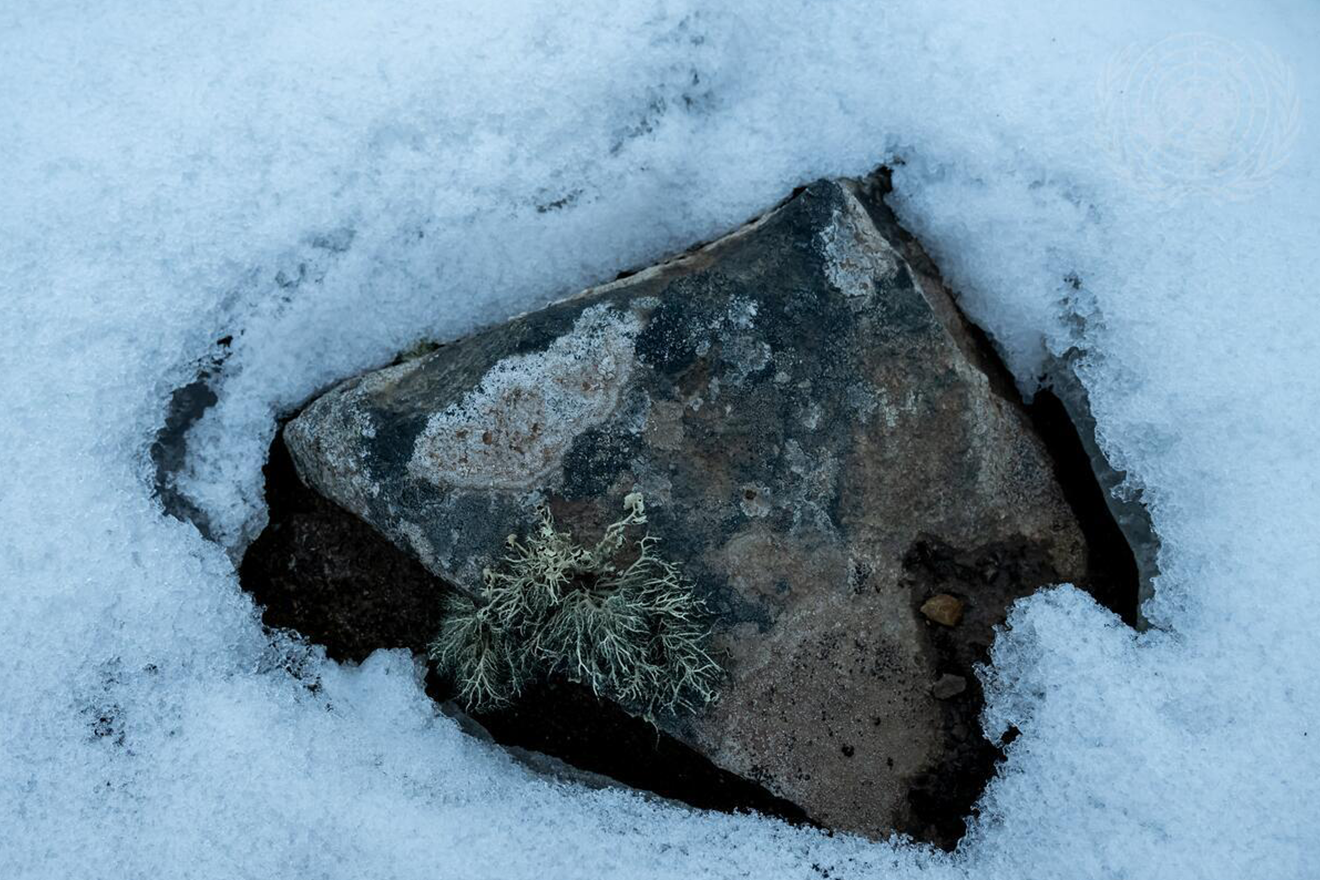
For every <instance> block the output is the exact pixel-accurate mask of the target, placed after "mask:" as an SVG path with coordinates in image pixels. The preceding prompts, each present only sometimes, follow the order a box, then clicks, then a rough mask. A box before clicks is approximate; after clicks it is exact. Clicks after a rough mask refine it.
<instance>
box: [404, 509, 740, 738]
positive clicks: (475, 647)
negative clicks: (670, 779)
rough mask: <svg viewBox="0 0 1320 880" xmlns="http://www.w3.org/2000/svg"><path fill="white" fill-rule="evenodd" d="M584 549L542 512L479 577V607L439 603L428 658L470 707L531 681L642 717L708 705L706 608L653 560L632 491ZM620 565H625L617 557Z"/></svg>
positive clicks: (464, 601)
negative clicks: (588, 695) (610, 701)
mask: <svg viewBox="0 0 1320 880" xmlns="http://www.w3.org/2000/svg"><path fill="white" fill-rule="evenodd" d="M624 510H625V516H624V517H623V519H621V520H619V521H618V522H616V523H614V524H612V525H611V526H610V527H609V528H608V529H606V531H605V535H604V536H603V537H602V538H601V540H600V541H599V542H597V543H596V545H595V546H594V547H584V546H582V545H581V544H579V543H577V542H576V541H575V540H574V539H573V537H572V536H571V535H569V534H568V533H567V532H561V531H559V530H558V529H556V528H555V523H554V518H553V517H552V516H551V514H550V511H549V510H548V509H547V508H542V509H541V511H540V516H541V522H540V525H539V526H538V527H537V529H536V531H535V532H534V534H533V535H532V536H531V537H530V538H528V539H526V540H519V539H518V537H517V536H515V535H510V536H509V540H508V547H509V549H508V553H507V554H506V555H505V556H504V558H503V559H502V560H501V562H500V564H499V565H497V566H496V567H494V568H491V569H487V570H486V571H485V572H484V573H483V583H482V589H481V594H480V597H479V600H478V601H474V600H473V599H471V598H468V597H466V596H458V595H453V596H451V597H449V598H448V599H447V600H446V614H445V618H444V622H443V623H442V624H441V627H440V632H439V634H438V635H437V636H436V638H435V641H434V642H432V643H431V647H430V655H431V658H432V659H433V660H434V661H435V663H436V666H437V667H438V668H439V669H440V671H441V672H443V673H446V674H448V675H450V676H451V677H452V678H453V680H454V682H455V684H456V686H457V688H458V696H459V699H460V700H461V701H462V702H463V703H464V704H466V705H467V706H468V707H470V708H475V709H488V708H495V707H500V706H505V705H508V704H509V703H511V702H512V701H513V700H514V699H515V698H516V697H517V696H518V695H519V694H520V693H521V692H522V690H523V689H524V688H525V687H526V686H527V685H528V684H529V683H531V682H532V681H535V680H537V679H539V678H543V677H545V676H549V675H562V676H564V677H566V678H568V679H570V680H572V681H575V682H579V683H581V684H584V685H587V686H589V687H590V688H591V689H592V690H593V691H594V692H595V693H597V694H600V695H608V696H610V697H612V698H614V699H618V700H619V701H621V702H623V703H624V704H626V705H629V706H630V707H632V708H634V709H636V710H638V711H639V713H640V714H642V715H643V716H644V717H648V718H654V717H656V716H657V715H659V714H664V713H675V712H681V711H687V712H693V711H698V710H700V709H701V708H703V707H705V706H706V705H707V704H708V703H709V702H711V701H712V700H713V699H714V698H715V688H716V683H717V681H718V679H719V675H720V668H719V665H718V664H717V663H716V662H715V661H714V659H712V657H711V655H710V653H709V652H708V650H707V641H708V638H709V628H708V625H707V619H708V614H707V612H706V608H705V605H704V604H703V603H702V601H701V600H700V599H699V598H697V596H696V595H694V594H693V592H692V587H691V585H690V584H689V583H688V582H687V581H686V580H685V579H684V578H683V576H682V574H681V572H680V571H679V569H678V567H677V566H675V565H674V564H673V563H671V562H668V561H666V560H664V559H662V558H660V557H659V556H657V555H656V553H655V548H656V545H657V540H656V539H655V538H653V537H651V536H650V535H647V536H645V537H643V538H641V539H640V540H638V541H630V540H629V539H628V530H629V529H630V528H632V527H635V526H640V525H643V524H645V523H646V507H645V504H644V503H643V501H642V496H641V495H640V494H637V493H634V494H632V495H629V496H628V497H627V498H625V499H624ZM629 558H631V561H627V562H625V560H627V559H629Z"/></svg>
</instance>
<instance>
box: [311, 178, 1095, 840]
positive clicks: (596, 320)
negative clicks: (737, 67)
mask: <svg viewBox="0 0 1320 880" xmlns="http://www.w3.org/2000/svg"><path fill="white" fill-rule="evenodd" d="M872 190H873V183H872V182H856V181H822V182H818V183H816V184H813V185H811V186H809V187H806V188H805V189H804V190H802V191H801V192H799V193H798V194H796V195H795V196H794V197H793V198H791V199H789V200H788V201H787V202H785V203H784V204H783V205H781V206H780V207H779V208H777V209H775V210H774V211H772V212H771V213H769V214H767V215H766V216H764V217H762V218H761V219H759V220H757V221H755V222H754V223H752V224H749V225H748V226H746V227H744V228H743V229H741V230H739V231H738V232H736V233H734V234H732V235H730V236H727V237H725V238H723V239H720V240H718V241H716V242H714V243H712V244H710V245H707V246H705V247H703V248H701V249H700V250H697V251H695V252H692V253H690V254H688V255H685V256H684V257H682V258H679V259H677V260H674V261H672V262H669V263H665V264H662V265H660V266H657V267H654V268H652V269H648V270H646V271H643V272H641V273H638V274H635V275H632V276H630V277H627V278H625V279H623V280H620V281H618V282H615V283H613V284H610V285H606V286H604V287H600V288H593V289H590V290H587V291H585V292H584V293H582V294H579V295H577V296H575V297H573V298H571V299H568V300H565V301H562V302H559V303H556V304H554V305H552V306H549V307H547V308H545V309H543V310H541V311H538V312H535V313H532V314H529V315H524V316H522V317H519V318H517V319H514V320H512V321H510V322H508V323H506V324H504V325H501V326H499V327H495V328H492V329H489V330H487V331H484V332H482V333H479V334H476V335H474V336H471V337H468V338H466V339H463V340H460V341H458V342H455V343H452V344H448V345H445V346H443V347H441V348H440V349H438V350H437V351H435V352H433V353H431V354H429V355H426V356H424V357H421V358H418V359H415V360H412V361H408V362H405V363H402V364H399V365H397V366H393V367H389V368H386V369H384V370H380V371H377V372H375V373H371V374H368V375H366V376H362V377H358V378H355V379H351V380H349V381H347V382H344V383H342V384H341V385H339V386H337V387H335V388H333V389H331V390H330V391H329V392H327V393H326V394H325V395H323V396H322V397H321V398H319V399H318V400H316V401H315V402H313V403H312V404H311V405H310V406H309V407H308V408H307V409H306V410H305V411H304V412H303V413H302V414H301V415H300V416H299V417H298V418H297V419H295V420H294V421H292V422H291V423H290V424H289V425H288V427H287V429H286V438H287V443H288V447H289V450H290V452H291V453H292V456H293V459H294V462H295V464H296V466H297V469H298V472H299V474H300V475H301V477H302V478H303V479H304V480H305V481H306V482H307V483H308V484H309V485H311V486H313V487H314V488H316V489H317V490H318V491H320V492H321V493H323V494H324V495H326V496H328V497H329V498H331V499H333V500H335V501H336V502H338V503H339V504H340V505H342V506H343V507H344V508H346V509H347V510H349V511H351V512H352V513H354V514H356V515H357V516H358V517H361V518H362V519H363V520H365V521H366V522H368V523H370V524H371V525H373V526H375V527H376V528H377V529H379V530H380V531H381V532H382V533H383V534H385V535H386V536H387V537H389V538H390V540H392V541H393V542H394V543H395V544H397V545H398V546H399V547H401V548H403V549H405V550H407V551H408V552H409V553H411V554H412V555H414V556H415V557H416V558H417V559H419V560H420V561H421V562H422V563H423V565H424V566H425V567H426V568H427V569H429V570H430V571H431V572H433V573H434V574H436V575H438V576H439V577H441V578H444V579H445V580H446V581H448V582H450V583H452V584H453V585H455V586H456V587H458V588H460V589H474V588H475V587H476V585H477V584H478V578H479V573H480V571H481V569H482V568H483V567H484V566H486V565H489V564H491V563H492V562H493V561H494V560H495V559H497V558H498V557H499V555H500V554H501V552H502V549H503V545H504V540H505V536H506V535H508V534H510V533H523V534H525V533H526V532H527V530H528V529H529V528H531V526H532V524H533V523H534V521H535V515H534V510H535V507H536V505H537V504H539V503H542V502H546V503H548V504H549V505H550V507H551V509H552V511H553V512H554V514H555V517H556V520H557V521H558V523H559V524H560V525H561V526H562V527H566V528H568V529H569V530H571V531H573V532H574V533H575V534H577V535H579V536H580V537H581V538H582V539H584V540H594V538H595V537H597V536H599V534H600V532H601V530H602V529H603V528H604V526H605V525H606V524H607V523H609V522H611V521H613V520H615V519H617V518H618V514H619V512H620V510H621V509H622V499H623V497H624V496H625V495H626V494H628V493H630V492H634V491H640V492H642V493H643V494H644V495H645V497H646V500H647V510H648V514H649V516H650V529H651V533H652V534H653V535H655V536H657V537H658V538H659V539H660V540H661V544H660V551H661V552H662V553H663V555H664V556H665V557H666V558H668V559H671V560H673V561H675V562H678V563H679V564H681V565H682V566H683V568H684V570H685V571H686V573H687V575H688V576H689V577H690V578H691V579H692V580H693V581H694V583H695V585H696V589H697V590H698V591H699V592H700V593H701V595H702V596H703V597H704V598H705V599H706V601H707V603H708V604H709V606H710V607H711V608H712V609H713V610H714V611H715V614H716V638H715V644H716V647H717V649H718V650H719V651H720V653H721V655H722V657H723V660H724V664H725V667H726V672H727V676H726V679H725V681H724V683H723V686H722V690H721V694H722V695H721V699H720V700H719V701H718V702H717V703H716V704H714V705H713V706H712V707H711V708H709V709H708V710H707V711H706V712H705V713H703V714H702V715H700V716H699V717H671V718H664V719H660V723H661V725H662V727H663V728H664V729H665V730H666V732H668V733H670V734H672V735H673V736H674V737H676V738H677V739H679V740H681V741H683V742H685V743H687V744H689V745H690V746H692V747H693V748H695V749H696V750H698V751H699V752H701V753H702V754H704V755H706V756H707V757H708V758H709V759H710V760H711V761H713V762H714V763H715V764H716V765H718V766H720V767H722V768H725V769H727V770H729V771H732V772H733V773H736V774H738V775H740V776H743V777H745V778H748V779H751V780H754V781H756V782H757V783H759V784H760V785H762V786H764V787H765V788H766V789H767V790H768V791H770V792H772V793H773V794H774V795H776V796H778V797H782V798H784V799H786V800H788V801H790V802H792V803H794V804H796V805H798V806H800V807H801V808H802V809H803V810H804V811H805V813H806V814H807V816H809V817H810V818H811V819H812V820H813V821H816V822H819V823H821V824H823V825H826V826H829V827H833V828H838V829H843V830H847V831H855V832H860V833H863V834H867V835H871V836H878V835H883V834H886V833H890V832H892V831H894V830H895V829H902V830H908V831H913V830H915V831H916V832H917V833H918V834H920V828H919V825H920V822H919V820H918V819H917V818H914V814H917V813H920V812H921V810H922V800H923V798H927V799H929V798H932V797H934V798H939V797H940V796H941V794H940V793H939V791H936V790H933V789H938V788H939V787H940V785H941V784H942V783H941V782H940V780H941V779H945V778H946V777H943V776H941V768H947V767H951V766H956V764H957V754H958V753H960V751H965V750H967V749H976V748H981V747H983V746H984V745H985V744H984V741H983V740H979V738H978V737H977V736H976V735H975V734H974V733H973V734H970V740H971V742H969V732H968V730H967V729H966V728H967V723H968V721H969V720H970V722H971V723H972V724H973V725H974V723H975V715H974V714H971V715H970V718H969V717H967V716H968V713H966V712H964V713H962V714H961V715H959V714H958V710H957V705H958V704H960V703H963V702H965V701H968V700H979V699H980V691H979V685H978V684H977V683H976V682H975V681H974V680H968V681H966V687H965V689H963V690H961V691H959V692H958V693H948V691H949V690H950V688H949V687H948V685H947V679H946V678H945V676H948V675H964V676H967V675H970V669H969V668H968V667H969V665H970V663H971V662H972V660H973V659H975V656H976V655H977V654H979V653H983V651H984V648H985V647H986V646H988V644H989V642H990V639H991V637H992V635H991V627H992V626H993V625H994V624H995V623H996V622H998V621H999V620H1001V619H1002V615H1003V611H1004V609H1005V607H1006V605H1007V604H1008V603H1009V602H1011V601H1012V600H1013V599H1014V598H1017V597H1018V596H1022V595H1026V594H1028V593H1030V592H1032V591H1033V590H1034V589H1036V588H1037V587H1039V586H1041V585H1044V584H1048V583H1053V582H1058V581H1073V582H1079V583H1085V582H1086V581H1087V579H1088V572H1089V571H1090V562H1091V560H1088V551H1087V542H1086V540H1085V538H1084V535H1083V530H1082V528H1081V527H1080V526H1079V524H1078V522H1077V520H1076V519H1075V517H1074V514H1073V512H1072V510H1071V509H1070V507H1069V505H1068V503H1067V501H1066V500H1065V497H1064V493H1063V491H1062V489H1061V487H1060V486H1059V484H1058V482H1057V481H1056V479H1055V476H1054V473H1053V469H1052V463H1051V459H1050V456H1049V454H1048V453H1047V451H1046V449H1045V448H1044V446H1043V444H1042V443H1041V442H1040V440H1039V439H1038V438H1037V437H1036V436H1035V435H1034V433H1033V431H1032V428H1031V424H1030V421H1029V419H1028V418H1027V416H1026V414H1025V412H1024V410H1023V408H1022V406H1021V404H1020V402H1019V401H1018V400H1017V399H1016V396H1015V394H1014V393H1013V392H1012V390H1011V388H1010V387H1009V386H1008V384H1007V383H1005V382H1004V381H1003V380H1002V377H1001V374H1000V373H999V372H998V369H999V368H998V367H997V364H995V363H994V361H993V358H992V356H991V355H989V354H988V353H987V351H986V349H985V346H984V345H983V343H982V342H981V341H979V339H978V337H977V336H976V335H975V334H974V333H973V332H972V331H971V330H970V329H969V328H968V327H967V326H966V324H965V322H964V321H963V319H962V317H961V315H960V314H959V313H958V311H957V309H956V307H955V306H954V304H953V302H952V300H951V299H950V297H949V295H948V294H947V292H946V291H945V290H944V289H943V287H942V286H941V285H940V284H939V282H938V280H937V279H936V277H935V276H934V274H933V270H932V269H931V268H930V267H929V265H928V262H927V261H926V260H925V259H924V257H923V256H922V255H921V254H920V252H919V250H917V249H916V248H915V246H914V245H913V244H912V243H911V241H910V239H908V238H907V237H906V236H904V235H903V234H902V233H901V231H900V230H898V228H897V226H896V225H895V224H894V222H893V220H892V217H891V215H890V214H889V213H888V211H887V209H886V208H885V207H884V205H883V203H882V202H881V200H880V199H879V198H878V196H877V195H876V194H875V193H874V192H873V191H872ZM936 594H948V595H949V596H950V597H951V598H954V599H955V600H956V601H959V602H962V603H964V605H965V607H966V609H967V610H966V616H965V618H964V619H963V622H962V623H961V624H960V625H959V626H958V627H956V628H954V629H950V628H948V627H943V626H940V625H934V624H932V623H930V622H928V621H927V619H926V618H925V617H924V616H923V615H922V614H921V612H920V610H919V609H920V608H921V606H922V605H923V603H925V602H926V601H927V600H928V599H930V598H931V597H932V596H934V595H936ZM933 629H936V630H943V632H939V633H935V632H933V631H932V630H933ZM955 638H956V639H958V640H959V641H950V640H951V639H955ZM941 681H944V682H946V684H945V685H944V686H942V687H936V685H937V683H939V682H941ZM933 690H934V691H938V693H939V694H941V695H943V699H940V698H937V696H936V693H935V692H933ZM969 705H970V704H969ZM978 743H979V744H978ZM978 785H979V781H978Z"/></svg>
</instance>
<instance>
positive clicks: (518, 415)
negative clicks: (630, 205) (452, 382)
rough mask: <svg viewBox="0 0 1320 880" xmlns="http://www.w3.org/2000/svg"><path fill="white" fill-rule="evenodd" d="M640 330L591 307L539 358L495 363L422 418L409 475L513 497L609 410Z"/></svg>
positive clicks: (627, 319)
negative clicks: (423, 426)
mask: <svg viewBox="0 0 1320 880" xmlns="http://www.w3.org/2000/svg"><path fill="white" fill-rule="evenodd" d="M640 329H641V323H640V321H639V320H638V319H637V317H636V316H635V315H633V314H630V313H624V312H620V311H618V310H616V309H612V308H609V307H606V306H595V307H592V308H590V309H587V310H586V311H584V312H583V313H582V314H581V316H580V317H579V318H578V320H577V323H576V324H574V326H573V330H572V331H571V332H569V333H567V334H565V335H563V336H561V337H559V338H557V339H556V340H555V341H554V342H553V343H552V344H551V345H550V347H549V348H547V349H546V350H545V351H541V352H536V353H534V354H525V355H515V356H513V357H508V358H505V359H504V360H502V361H500V362H499V363H497V364H496V365H495V366H494V367H492V368H491V370H490V372H488V373H487V374H486V375H485V377H484V378H483V379H482V380H481V384H480V385H479V386H478V387H477V388H475V389H473V390H472V391H470V392H468V393H467V394H466V395H464V397H463V399H462V400H461V401H460V402H458V403H455V404H451V405H450V406H449V407H447V408H446V409H444V410H442V411H441V412H438V413H436V414H435V415H433V416H432V417H431V418H430V420H429V421H428V422H427V425H426V429H425V430H424V431H423V432H422V434H421V436H419V437H418V438H417V444H416V446H415V447H414V449H413V456H412V459H411V461H410V462H409V464H408V472H409V473H410V474H411V475H412V476H413V477H415V478H416V479H419V480H425V481H428V482H431V483H434V484H436V485H438V486H444V487H452V486H463V487H472V488H476V487H493V488H501V489H518V488H525V487H527V486H529V485H530V484H531V483H532V482H533V481H536V480H539V479H540V478H541V477H543V476H545V475H546V474H547V473H550V472H551V471H553V470H554V469H555V468H557V467H558V466H559V464H560V462H561V460H562V459H563V456H564V453H565V452H566V451H567V450H568V447H569V445H570V444H571V443H572V442H573V438H574V437H576V436H578V435H579V434H581V433H582V432H583V431H585V430H587V429H588V428H591V427H592V426H594V425H598V424H600V423H601V422H603V421H605V420H606V419H607V418H608V417H609V416H610V414H611V413H613V412H614V409H615V407H616V406H617V405H618V402H619V390H620V389H621V388H623V387H624V386H625V385H626V384H627V382H628V376H629V375H630V373H631V371H632V364H633V345H634V342H635V341H636V338H637V333H638V331H639V330H640Z"/></svg>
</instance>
